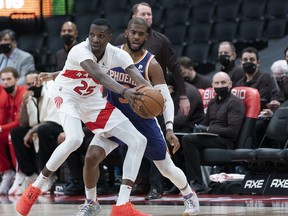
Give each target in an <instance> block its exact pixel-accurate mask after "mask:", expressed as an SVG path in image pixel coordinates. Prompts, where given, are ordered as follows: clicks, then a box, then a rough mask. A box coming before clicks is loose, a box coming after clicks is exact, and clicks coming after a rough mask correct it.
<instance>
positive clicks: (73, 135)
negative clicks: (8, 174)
mask: <svg viewBox="0 0 288 216" xmlns="http://www.w3.org/2000/svg"><path fill="white" fill-rule="evenodd" d="M111 37H112V33H111V25H110V24H109V22H108V21H107V20H105V19H96V20H95V21H93V22H92V24H91V27H90V31H89V37H88V38H87V40H86V41H84V42H82V43H80V44H78V45H75V46H74V47H73V48H72V49H71V51H70V52H69V55H68V57H67V61H66V63H65V66H64V68H63V70H62V71H61V72H60V73H59V75H58V76H57V77H56V79H55V82H54V84H53V85H52V86H51V87H52V88H53V90H52V91H51V95H52V97H53V99H54V101H55V105H56V107H57V109H58V111H59V113H60V115H59V116H60V121H61V124H62V126H63V129H64V132H65V134H66V138H65V141H64V142H63V143H62V144H61V145H59V146H58V147H57V148H56V149H55V151H54V152H53V154H52V155H51V157H50V159H49V161H48V162H47V164H46V166H45V167H44V169H43V170H42V172H41V173H40V175H39V176H38V178H37V179H36V181H35V182H34V183H33V184H31V185H29V187H28V188H27V189H26V190H25V192H24V193H23V195H22V196H21V198H20V199H19V200H18V202H17V204H16V209H17V211H18V213H20V214H21V215H28V214H29V212H30V209H31V207H32V205H33V204H34V203H35V201H36V199H37V197H38V196H39V195H41V193H42V192H41V188H42V186H43V185H44V184H45V182H46V181H47V179H48V178H49V176H50V175H51V174H52V173H53V172H55V171H56V170H57V169H58V168H59V166H60V165H61V164H62V163H63V162H64V161H65V160H66V158H67V157H68V156H69V154H70V153H71V152H73V151H74V150H76V149H77V148H78V147H79V146H80V145H81V143H82V139H83V132H82V125H81V120H82V121H83V122H84V123H85V124H86V126H87V127H88V128H89V129H90V130H91V131H93V133H94V134H95V136H94V138H93V140H92V141H91V145H90V147H91V148H90V147H89V148H88V150H87V155H86V158H85V160H86V161H85V164H86V162H87V161H88V162H89V161H90V160H94V158H92V157H91V156H90V155H93V150H95V148H93V146H94V145H97V146H100V147H101V148H103V149H105V154H106V155H108V154H109V153H110V152H111V151H112V150H113V149H115V148H116V147H117V146H118V144H117V143H115V142H113V141H111V140H109V139H108V138H109V137H111V136H114V137H116V138H118V139H119V140H121V141H123V142H124V143H125V144H127V146H128V151H127V154H126V158H125V161H124V164H123V180H122V185H121V187H120V192H119V196H118V199H117V203H116V206H117V207H119V210H120V211H124V212H125V215H130V214H131V215H132V214H133V215H134V216H137V215H139V216H141V215H142V216H149V215H148V214H144V213H141V212H140V211H138V210H136V209H135V208H134V207H133V206H132V205H131V204H130V203H129V196H130V192H131V188H132V186H133V183H134V181H135V179H136V176H137V173H138V170H139V166H140V163H141V160H142V157H143V154H144V151H145V148H146V143H147V140H146V138H145V137H144V136H143V135H142V134H140V133H139V132H138V131H137V130H136V129H135V128H134V126H133V125H132V123H131V122H130V121H129V120H128V119H127V118H126V117H125V116H124V115H123V114H122V113H121V112H120V111H119V110H118V109H117V108H115V107H114V106H113V105H111V104H110V103H109V102H107V100H106V99H104V98H103V97H102V92H101V89H102V85H103V86H104V87H105V88H107V89H110V90H112V91H115V92H117V93H119V94H121V95H122V96H123V97H124V98H125V99H127V100H129V101H131V100H140V99H141V95H142V93H140V92H138V91H135V90H133V89H127V88H125V87H123V86H122V85H120V84H118V83H117V82H115V81H114V80H113V79H112V78H111V77H110V76H108V75H107V72H108V70H109V69H111V68H115V67H121V68H123V69H125V71H126V72H127V73H128V74H129V76H130V77H131V78H132V79H133V80H134V81H135V82H136V83H137V85H147V86H150V84H149V82H147V81H146V80H145V79H144V78H143V77H142V76H141V74H140V73H139V71H138V70H137V69H136V68H135V67H134V65H133V61H132V59H131V57H130V56H129V54H128V53H126V52H125V51H123V50H120V49H119V48H117V47H114V46H112V45H111V44H110V43H109V41H110V40H111ZM140 87H141V86H140ZM96 149H97V148H96ZM87 164H91V163H87ZM85 166H86V165H85ZM92 168H93V167H86V169H85V170H90V169H92ZM84 172H85V171H84ZM84 174H85V173H84ZM85 176H86V177H85ZM97 178H98V176H97V175H95V174H93V173H91V174H90V175H84V182H85V187H86V188H85V190H86V198H87V199H86V202H85V204H84V205H81V208H80V211H79V212H78V215H79V216H97V215H100V214H101V208H100V206H99V204H98V202H96V186H95V182H96V179H97ZM121 215H123V214H121Z"/></svg>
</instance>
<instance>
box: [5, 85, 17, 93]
mask: <svg viewBox="0 0 288 216" xmlns="http://www.w3.org/2000/svg"><path fill="white" fill-rule="evenodd" d="M3 89H4V90H5V91H6V92H7V94H11V93H13V92H14V90H15V86H9V87H6V88H4V87H3Z"/></svg>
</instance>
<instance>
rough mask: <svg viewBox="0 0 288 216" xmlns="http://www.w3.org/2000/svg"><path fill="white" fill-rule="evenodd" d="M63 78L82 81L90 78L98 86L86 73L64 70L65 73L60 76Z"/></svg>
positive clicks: (96, 81)
mask: <svg viewBox="0 0 288 216" xmlns="http://www.w3.org/2000/svg"><path fill="white" fill-rule="evenodd" d="M62 75H63V76H65V77H67V78H71V79H84V78H90V79H92V80H93V81H94V82H95V83H97V84H99V82H98V80H96V79H94V78H93V77H92V76H91V75H90V74H88V73H87V72H86V71H79V70H65V72H64V73H63V74H62Z"/></svg>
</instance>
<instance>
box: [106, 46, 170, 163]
mask: <svg viewBox="0 0 288 216" xmlns="http://www.w3.org/2000/svg"><path fill="white" fill-rule="evenodd" d="M121 48H122V46H121ZM153 58H154V55H153V54H151V53H150V52H148V51H147V50H145V52H144V54H143V55H142V56H141V58H140V59H139V60H137V61H136V62H134V65H135V67H136V68H137V69H138V70H139V71H140V73H141V74H142V76H143V77H144V78H145V79H146V80H148V81H149V74H148V67H149V64H150V62H151V60H152V59H153ZM109 75H110V76H111V77H112V78H113V79H115V80H116V81H117V82H118V83H120V84H121V85H123V86H125V87H127V88H134V87H135V86H136V83H135V82H134V81H132V79H131V78H130V76H129V75H128V74H127V73H126V72H125V70H123V69H122V68H119V67H117V68H112V69H110V71H109ZM107 99H108V101H109V102H110V103H111V104H113V105H114V106H116V107H117V108H118V109H120V110H121V111H122V113H123V114H124V115H125V116H126V117H127V118H128V119H129V120H130V121H131V122H132V123H133V125H134V126H135V128H137V130H138V131H139V132H140V133H142V134H143V135H144V136H145V137H146V138H147V148H146V151H145V156H146V157H148V158H149V159H151V160H162V159H165V154H166V142H165V139H164V136H163V134H162V131H161V129H160V127H159V125H158V121H157V119H156V118H152V119H143V118H141V117H140V116H138V115H137V114H136V113H135V112H134V111H133V110H132V108H131V107H130V105H129V102H128V101H127V100H126V99H124V98H123V97H122V96H121V95H120V94H117V93H115V92H112V91H110V90H108V91H107Z"/></svg>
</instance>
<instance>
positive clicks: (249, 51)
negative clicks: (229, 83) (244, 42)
mask: <svg viewBox="0 0 288 216" xmlns="http://www.w3.org/2000/svg"><path fill="white" fill-rule="evenodd" d="M245 52H248V53H254V54H255V55H256V58H257V60H259V53H258V50H257V49H255V48H254V47H246V48H244V49H243V50H242V52H241V58H242V56H243V53H245Z"/></svg>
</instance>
